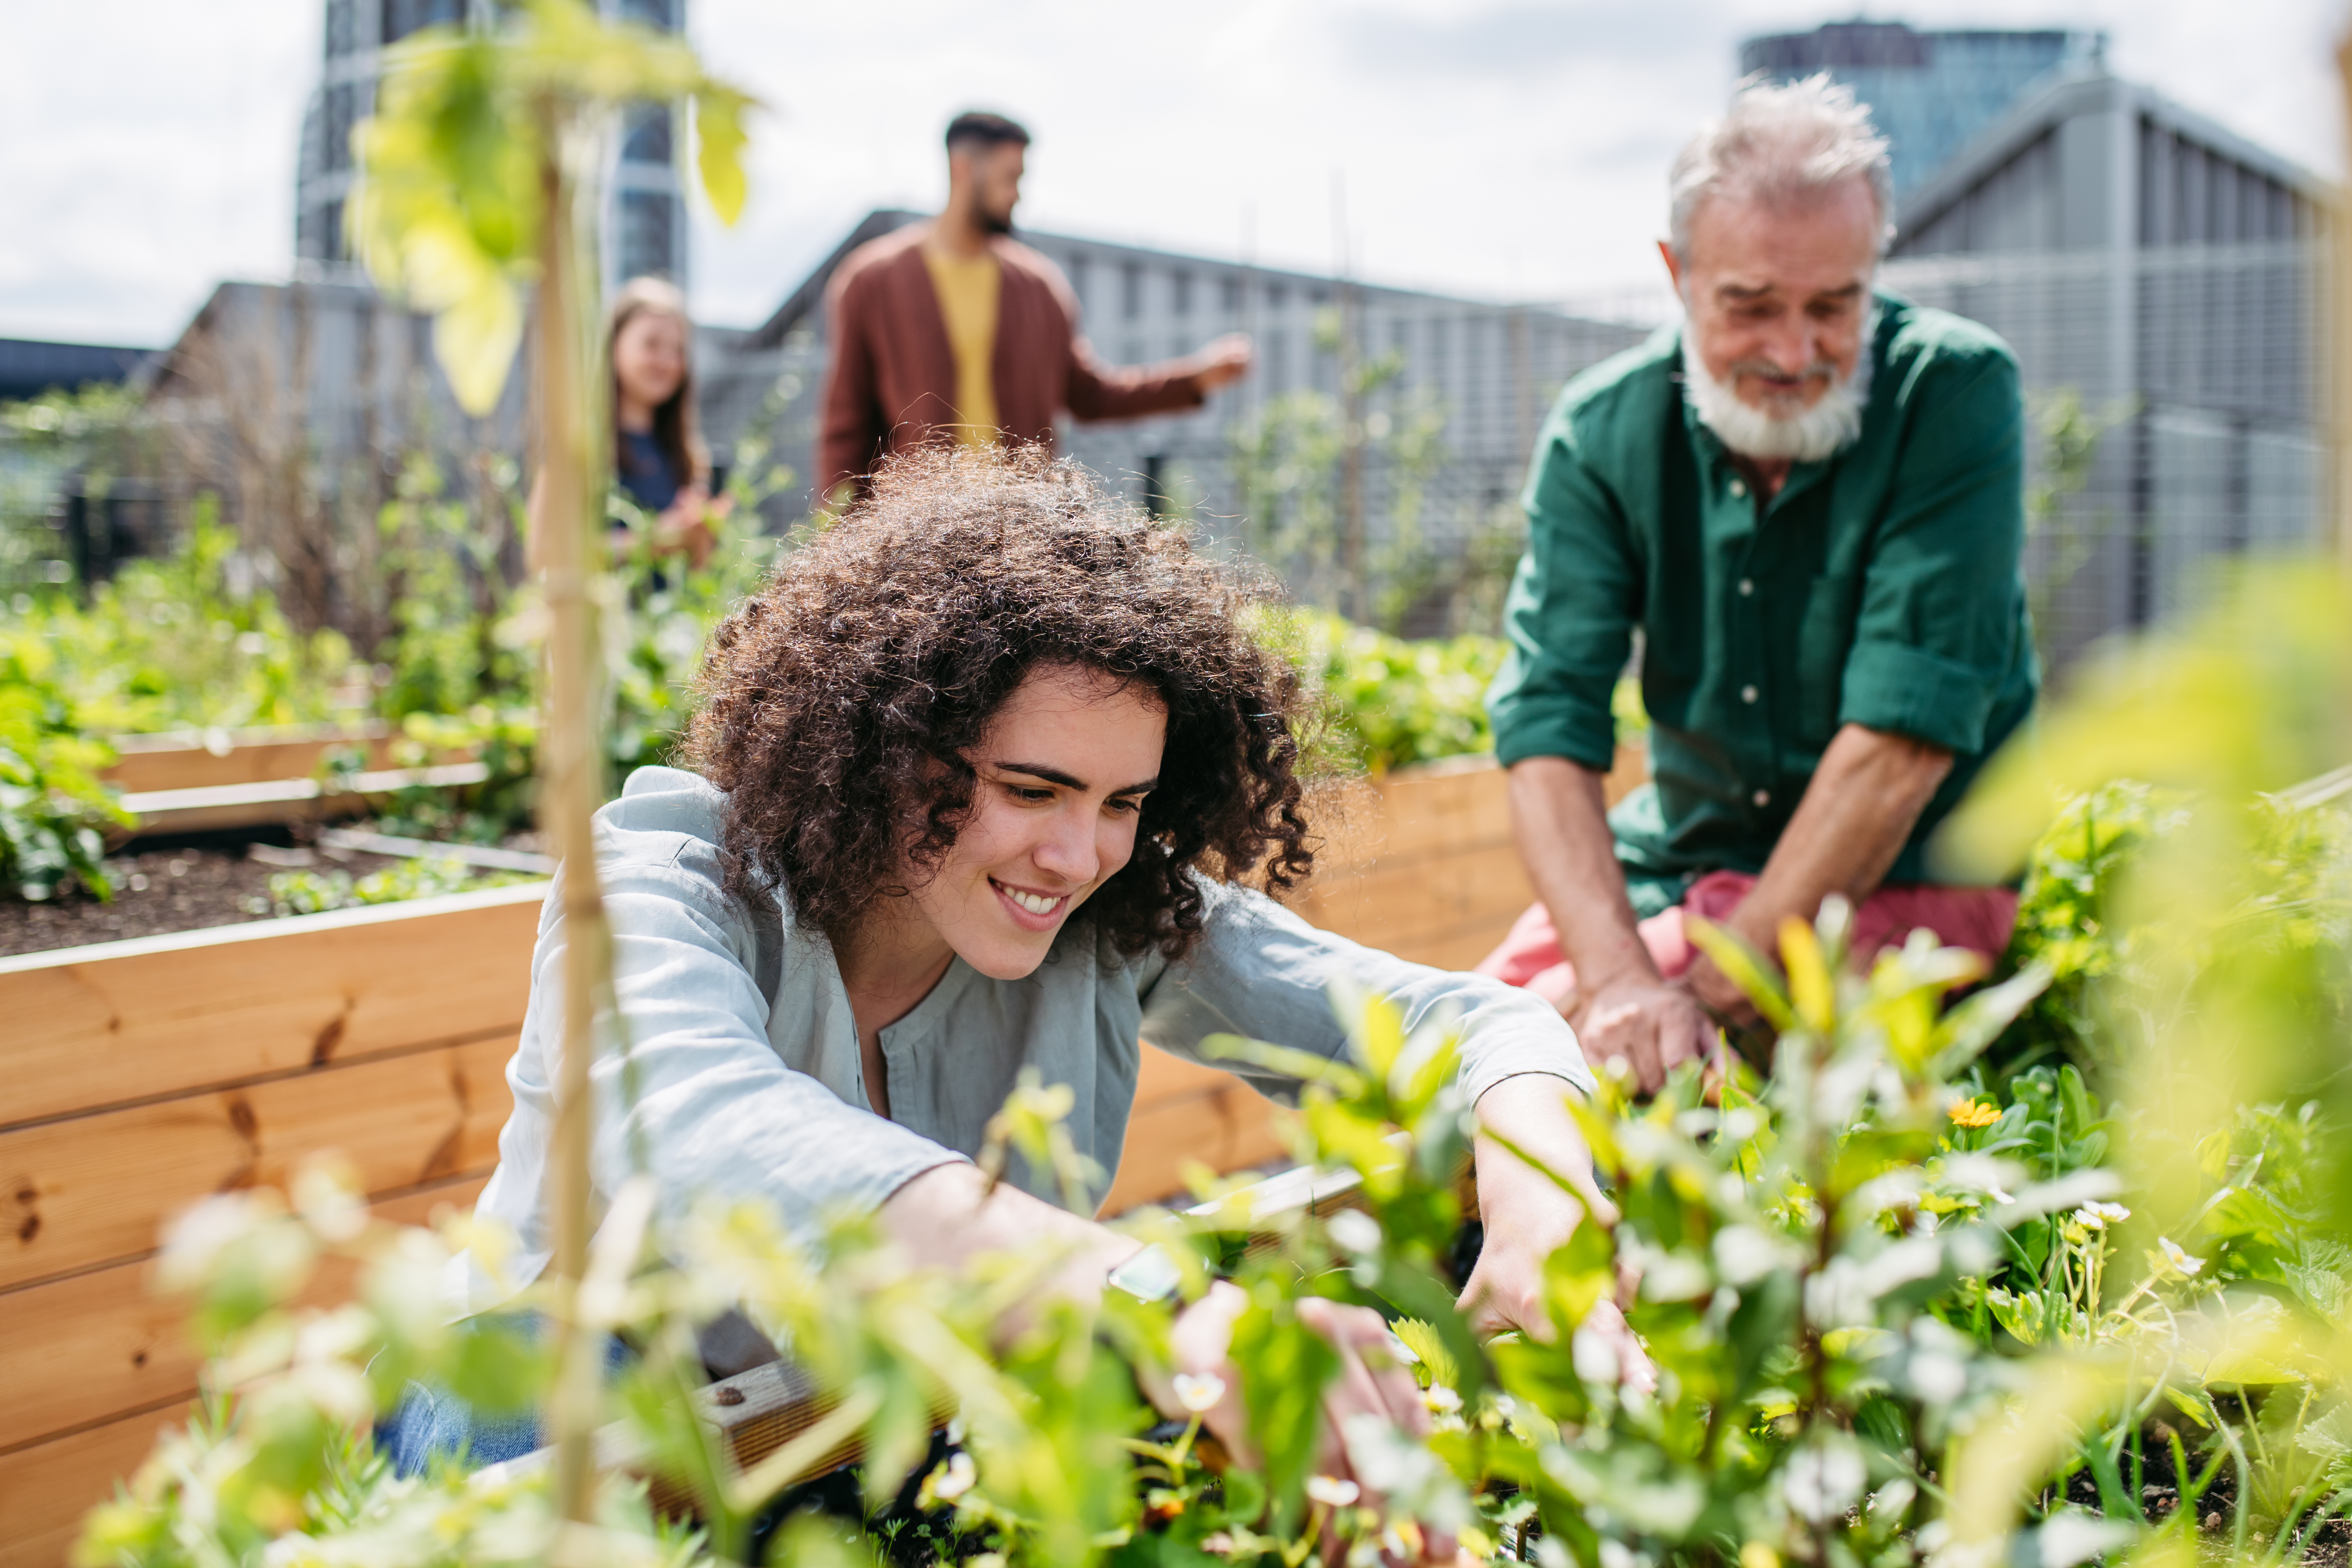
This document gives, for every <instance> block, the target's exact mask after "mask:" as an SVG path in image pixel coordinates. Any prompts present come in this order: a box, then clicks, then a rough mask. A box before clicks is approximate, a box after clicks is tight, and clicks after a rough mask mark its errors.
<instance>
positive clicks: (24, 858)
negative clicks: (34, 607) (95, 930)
mask: <svg viewBox="0 0 2352 1568" xmlns="http://www.w3.org/2000/svg"><path fill="white" fill-rule="evenodd" d="M56 662H57V655H56V652H55V650H54V649H52V648H51V647H49V645H48V644H47V643H46V642H44V641H42V640H41V639H40V638H39V637H35V636H32V635H30V634H29V633H26V632H10V633H6V634H5V635H0V883H5V884H6V885H8V886H10V887H12V888H14V889H16V891H17V892H18V893H19V894H20V895H21V896H23V897H25V898H27V899H47V898H49V897H51V896H52V895H53V894H55V893H56V892H58V890H59V889H61V888H63V887H66V886H68V885H69V884H71V883H74V882H79V883H80V884H81V885H82V886H83V887H85V888H87V889H89V890H90V891H91V892H92V893H95V894H96V895H98V897H100V898H101V899H104V898H109V897H110V896H111V895H112V891H113V885H112V883H111V882H110V880H109V879H108V877H107V872H106V861H105V847H106V845H105V839H104V837H103V833H104V830H105V829H107V828H110V827H118V826H129V825H130V818H129V817H128V816H125V815H124V814H123V811H122V808H121V806H120V805H116V804H115V802H114V797H113V795H111V793H110V792H109V791H108V790H107V788H106V787H105V786H104V785H103V784H100V782H99V779H98V772H99V770H100V768H102V767H104V766H105V765H106V764H107V763H110V762H111V761H113V752H111V751H110V749H109V748H108V747H107V745H106V744H105V742H101V741H97V740H93V739H91V738H89V736H88V735H86V734H84V733H83V732H82V730H81V728H80V726H79V724H77V723H76V722H75V719H74V710H73V705H72V703H71V702H69V701H68V700H67V698H66V695H65V693H64V692H63V691H62V690H61V689H59V688H58V683H57V680H56V676H55V671H56Z"/></svg>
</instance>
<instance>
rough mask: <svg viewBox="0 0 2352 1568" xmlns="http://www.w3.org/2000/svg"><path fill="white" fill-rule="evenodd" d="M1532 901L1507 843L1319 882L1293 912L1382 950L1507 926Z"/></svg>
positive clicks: (1521, 869) (1531, 892)
mask: <svg viewBox="0 0 2352 1568" xmlns="http://www.w3.org/2000/svg"><path fill="white" fill-rule="evenodd" d="M1534 898H1535V890H1534V889H1533V887H1532V886H1531V885H1530V884H1529V883H1528V876H1527V869H1526V868H1525V867H1524V866H1522V865H1521V864H1520V862H1519V852H1518V850H1517V847H1514V846H1512V845H1510V844H1507V843H1505V844H1496V845H1492V846H1489V847H1486V848H1484V849H1475V850H1469V851H1466V852H1465V853H1463V854H1460V855H1451V856H1444V857H1442V858H1431V859H1423V860H1413V861H1409V862H1406V863H1404V864H1402V865H1398V866H1393V867H1391V866H1388V865H1385V864H1383V865H1381V866H1378V867H1376V868H1373V869H1371V870H1369V871H1362V872H1358V873H1356V874H1354V875H1352V876H1348V877H1339V878H1333V879H1330V880H1328V881H1324V880H1322V879H1318V880H1317V881H1316V883H1314V884H1313V885H1311V886H1310V887H1309V888H1308V889H1307V895H1306V898H1305V899H1304V900H1302V901H1301V902H1300V903H1299V905H1298V910H1299V913H1300V914H1301V916H1302V917H1304V918H1305V919H1306V920H1307V921H1310V922H1311V923H1313V924H1315V925H1318V926H1321V927H1323V928H1324V929H1325V930H1326V931H1337V932H1339V934H1340V935H1342V936H1346V937H1349V938H1352V939H1353V940H1355V941H1357V942H1365V943H1368V944H1369V945H1371V946H1374V947H1383V948H1386V947H1392V946H1393V944H1395V943H1397V942H1405V941H1408V940H1410V939H1412V938H1414V937H1419V936H1426V935H1433V934H1436V933H1439V932H1444V931H1455V930H1459V929H1460V928H1461V927H1463V926H1465V925H1467V924H1469V923H1471V922H1473V921H1481V920H1496V919H1500V920H1503V921H1510V920H1514V919H1517V916H1518V913H1519V911H1520V910H1524V909H1526V908H1527V906H1528V904H1529V903H1530V902H1531V901H1533V900H1534Z"/></svg>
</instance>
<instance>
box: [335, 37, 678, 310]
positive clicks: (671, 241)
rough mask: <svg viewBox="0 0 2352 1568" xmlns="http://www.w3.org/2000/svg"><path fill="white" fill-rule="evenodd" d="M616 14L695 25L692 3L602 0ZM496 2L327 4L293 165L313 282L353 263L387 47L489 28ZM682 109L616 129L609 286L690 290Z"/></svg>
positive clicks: (645, 113)
mask: <svg viewBox="0 0 2352 1568" xmlns="http://www.w3.org/2000/svg"><path fill="white" fill-rule="evenodd" d="M597 5H598V8H599V9H600V10H601V11H602V12H603V13H604V16H607V17H609V18H611V19H613V20H614V21H624V22H634V23H636V24H638V25H640V26H647V27H652V28H654V29H655V30H656V31H658V32H664V33H679V32H683V31H684V30H685V27H686V0H597ZM494 11H495V0H326V47H325V51H324V54H325V59H324V64H323V66H322V68H321V69H320V79H319V86H318V88H317V89H316V90H315V91H313V92H312V93H311V95H310V105H309V107H308V108H307V109H306V110H304V112H303V116H302V147H301V155H300V158H299V162H298V163H297V165H296V169H297V173H296V176H295V200H294V254H295V257H296V258H297V261H298V264H299V266H300V268H301V269H302V271H303V272H304V273H305V274H306V275H307V276H310V277H312V278H334V277H337V276H341V275H348V274H349V273H350V271H351V270H352V262H353V258H352V255H351V248H350V241H349V239H348V238H347V237H346V236H345V234H344V230H343V213H344V208H345V205H346V204H347V203H348V202H349V200H350V198H351V195H352V184H353V183H354V181H355V180H356V178H357V171H356V170H355V169H354V168H353V167H352V127H354V126H356V125H357V124H358V123H359V122H360V121H362V120H364V119H366V118H367V116H368V115H369V113H370V112H371V111H373V108H374V106H375V90H376V84H377V82H378V81H379V80H381V79H382V78H383V69H384V51H385V50H386V49H388V48H391V47H394V46H395V45H397V44H399V43H400V42H401V41H402V40H403V39H405V38H408V37H412V36H413V35H415V34H416V33H419V32H422V31H424V30H425V28H428V27H444V26H491V25H492V24H493V22H494ZM676 121H677V110H673V109H671V108H669V107H667V106H665V105H657V104H647V105H643V106H640V107H638V108H635V109H633V110H629V111H628V112H627V113H626V114H625V116H624V117H623V122H622V124H621V126H620V127H619V134H618V135H617V136H616V138H615V145H614V150H613V164H612V167H611V169H610V170H609V171H608V177H607V179H606V181H605V191H606V195H605V204H606V205H605V212H604V234H605V236H606V237H607V244H606V253H605V257H604V272H605V277H606V279H607V282H608V283H612V282H617V281H619V280H620V279H625V278H634V277H636V276H638V275H639V274H652V275H654V276H656V277H662V278H667V279H671V280H672V281H673V282H676V283H677V284H679V285H680V286H683V285H684V284H685V282H686V270H687V210H686V199H685V185H684V183H683V181H682V180H681V178H680V176H679V172H678V141H679V132H678V127H677V123H676Z"/></svg>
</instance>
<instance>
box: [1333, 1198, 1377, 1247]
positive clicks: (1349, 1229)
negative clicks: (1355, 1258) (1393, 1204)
mask: <svg viewBox="0 0 2352 1568" xmlns="http://www.w3.org/2000/svg"><path fill="white" fill-rule="evenodd" d="M1328 1228H1329V1230H1330V1232H1331V1239H1332V1240H1334V1241H1336V1242H1338V1243H1339V1245H1340V1246H1341V1247H1346V1248H1347V1249H1348V1250H1349V1251H1350V1252H1359V1253H1361V1252H1378V1251H1379V1250H1380V1249H1381V1224H1380V1221H1378V1220H1376V1219H1374V1218H1373V1217H1372V1216H1371V1215H1368V1214H1366V1213H1364V1212H1363V1211H1362V1210H1361V1209H1341V1210H1340V1211H1339V1213H1338V1214H1335V1215H1332V1216H1331V1218H1330V1221H1329V1223H1328Z"/></svg>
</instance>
